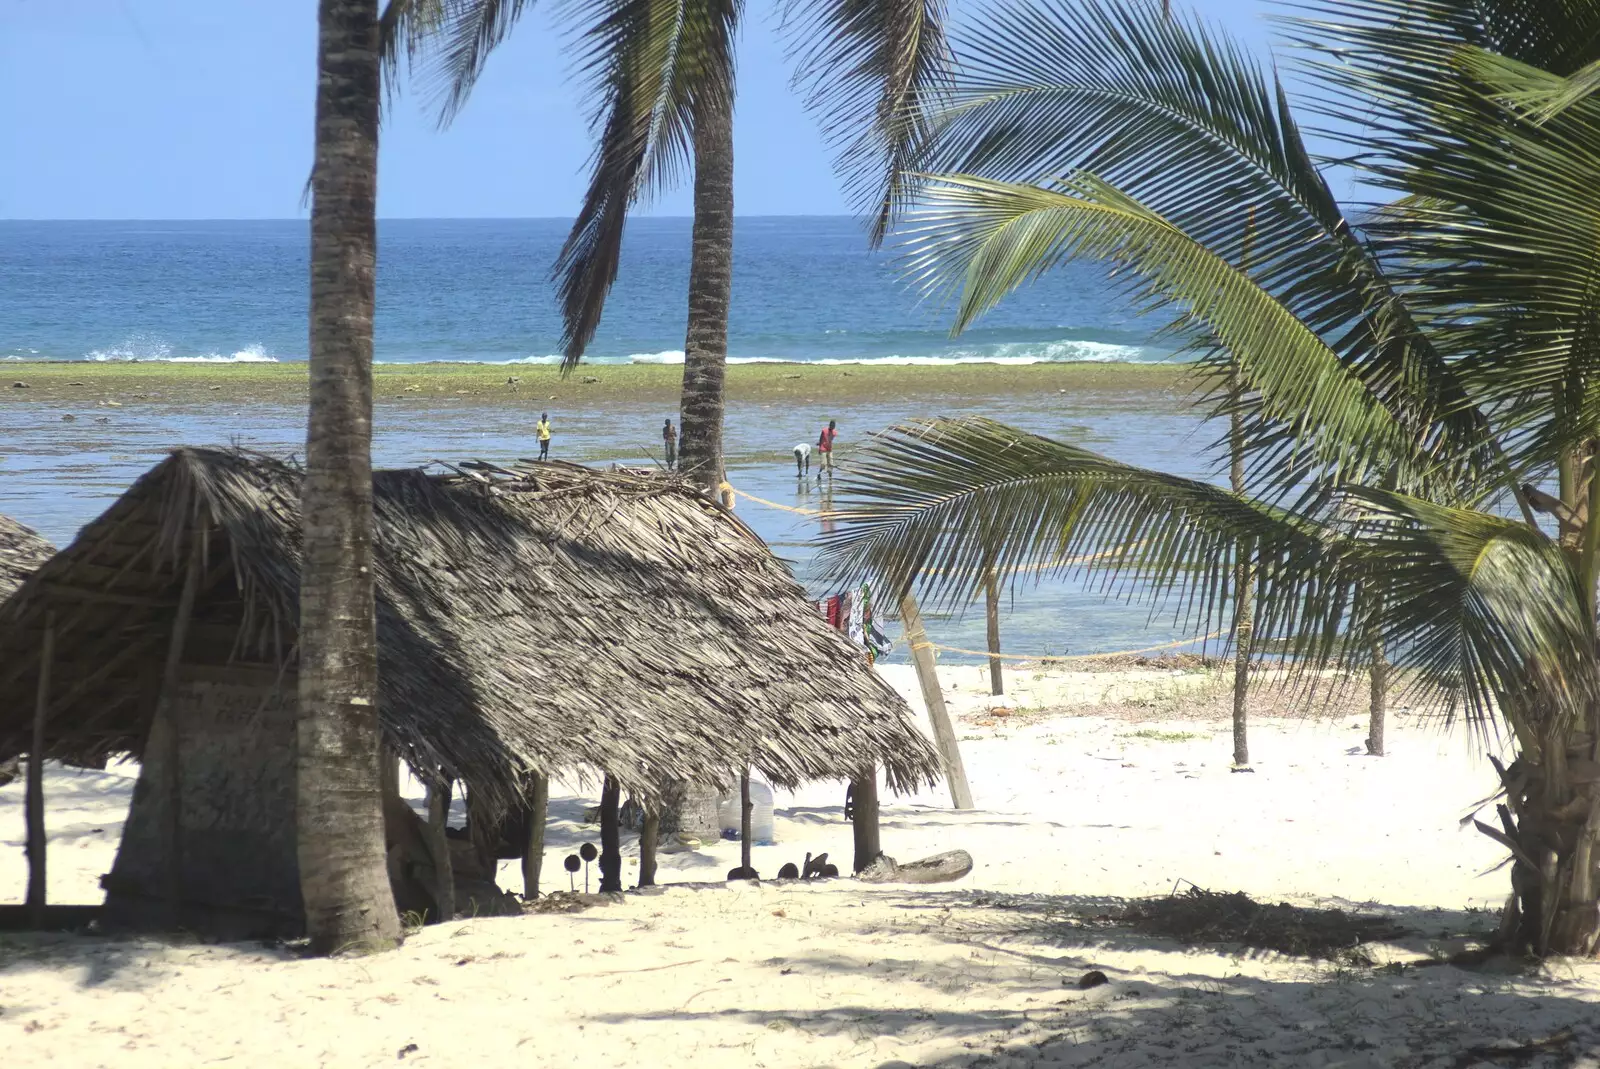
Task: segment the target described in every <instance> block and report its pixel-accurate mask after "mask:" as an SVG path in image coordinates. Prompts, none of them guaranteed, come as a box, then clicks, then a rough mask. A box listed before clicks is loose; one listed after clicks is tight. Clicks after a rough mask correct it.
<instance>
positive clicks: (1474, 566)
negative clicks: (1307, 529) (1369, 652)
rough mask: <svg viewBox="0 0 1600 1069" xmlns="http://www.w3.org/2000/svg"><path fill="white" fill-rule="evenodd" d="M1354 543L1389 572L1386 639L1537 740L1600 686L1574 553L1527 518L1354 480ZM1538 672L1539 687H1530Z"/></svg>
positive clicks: (1443, 687)
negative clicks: (1457, 505) (1573, 563)
mask: <svg viewBox="0 0 1600 1069" xmlns="http://www.w3.org/2000/svg"><path fill="white" fill-rule="evenodd" d="M1347 498H1348V500H1349V501H1351V502H1352V503H1353V504H1355V505H1356V506H1358V507H1359V510H1360V513H1361V518H1360V520H1359V522H1358V523H1357V525H1356V528H1357V529H1356V531H1355V537H1354V538H1353V543H1354V545H1355V546H1357V547H1358V549H1357V550H1356V552H1359V554H1360V556H1361V557H1362V559H1363V562H1364V569H1365V571H1366V573H1367V574H1369V575H1375V576H1381V577H1383V592H1384V596H1383V600H1382V610H1381V611H1382V618H1381V620H1379V621H1378V622H1377V624H1376V628H1377V631H1378V633H1379V634H1380V635H1381V636H1382V638H1383V641H1384V645H1385V648H1386V649H1387V650H1388V651H1389V653H1390V656H1391V657H1392V658H1394V659H1395V660H1396V661H1397V662H1398V663H1401V664H1404V665H1406V666H1408V667H1410V668H1412V669H1414V670H1415V671H1416V672H1417V673H1419V679H1420V681H1421V682H1422V683H1424V684H1426V685H1428V686H1430V687H1433V688H1437V689H1438V690H1440V691H1442V692H1444V693H1447V694H1451V695H1454V696H1456V697H1457V698H1459V699H1460V700H1461V702H1462V706H1463V708H1464V710H1465V711H1466V713H1467V714H1468V715H1469V717H1471V718H1472V719H1473V720H1475V721H1476V722H1478V723H1488V722H1490V721H1491V719H1492V718H1493V716H1494V714H1495V713H1496V712H1499V713H1503V714H1505V716H1506V718H1507V720H1508V721H1509V722H1510V723H1511V725H1512V727H1513V728H1514V729H1515V730H1516V731H1517V733H1518V735H1519V737H1520V738H1521V740H1522V742H1523V745H1524V746H1527V745H1529V744H1530V743H1531V744H1533V747H1534V748H1535V749H1537V746H1538V742H1539V739H1540V737H1541V734H1542V733H1543V732H1545V731H1547V730H1549V728H1550V727H1551V726H1552V721H1555V723H1556V725H1557V726H1559V727H1563V728H1564V727H1565V726H1566V724H1567V723H1569V722H1570V721H1571V720H1572V719H1573V718H1575V717H1579V716H1582V715H1583V713H1584V711H1585V710H1586V709H1587V708H1588V707H1589V703H1590V702H1591V701H1593V700H1594V698H1595V697H1596V696H1597V695H1600V679H1597V676H1596V671H1595V659H1594V638H1593V626H1592V623H1591V622H1590V621H1589V620H1587V619H1586V618H1585V615H1586V614H1585V612H1584V606H1585V604H1586V602H1585V599H1584V597H1583V596H1582V585H1581V583H1579V581H1578V578H1577V575H1576V573H1575V572H1574V571H1573V569H1572V567H1571V563H1570V560H1569V558H1568V557H1567V556H1566V555H1565V554H1564V553H1562V552H1561V550H1560V549H1559V548H1558V547H1557V546H1556V545H1555V544H1554V543H1553V542H1551V541H1550V539H1549V538H1547V537H1545V536H1544V535H1543V534H1541V533H1540V532H1539V531H1536V530H1534V529H1532V528H1530V527H1529V526H1528V525H1527V524H1523V523H1517V522H1514V521H1511V520H1507V519H1504V518H1502V517H1499V516H1494V515H1490V514H1487V513H1483V512H1478V511H1475V510H1471V509H1458V508H1450V507H1446V506H1441V505H1438V504H1435V503H1432V502H1429V501H1426V500H1423V499H1421V498H1416V497H1411V496H1408V495H1404V494H1398V493H1393V492H1388V491H1382V490H1376V489H1362V488H1357V489H1351V490H1349V491H1347ZM1530 679H1532V680H1537V681H1538V685H1537V688H1536V689H1534V690H1530V686H1529V683H1530Z"/></svg>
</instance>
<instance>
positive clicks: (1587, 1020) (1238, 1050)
mask: <svg viewBox="0 0 1600 1069" xmlns="http://www.w3.org/2000/svg"><path fill="white" fill-rule="evenodd" d="M879 897H880V902H879V904H880V905H889V906H891V907H892V908H896V909H900V910H904V911H905V912H906V913H907V914H908V915H909V918H911V919H908V921H907V922H906V923H903V924H901V923H896V924H894V925H892V926H890V927H885V926H883V925H881V924H880V925H870V924H869V925H868V926H866V927H864V928H862V930H861V931H859V932H856V933H847V932H841V933H839V934H841V935H850V934H857V935H874V934H875V935H884V934H887V933H889V932H892V931H905V930H911V931H916V932H917V933H918V934H921V935H924V936H932V937H933V938H935V939H938V940H941V941H944V942H947V943H950V944H952V945H953V946H956V947H960V948H962V949H964V950H965V951H967V953H962V954H956V955H951V956H948V957H946V958H944V959H942V960H931V959H930V957H929V956H928V955H926V954H924V955H921V956H918V955H916V954H915V952H914V951H910V950H909V948H908V949H907V950H901V951H897V950H896V947H895V942H894V940H893V939H892V938H891V939H888V940H883V941H879V942H876V943H869V942H868V941H866V940H857V939H851V938H840V939H835V940H833V941H832V942H833V944H834V945H833V947H832V948H831V949H829V950H825V951H817V952H813V953H810V954H807V955H805V956H803V957H795V958H790V959H787V960H785V961H782V962H771V963H763V965H766V966H770V967H771V968H772V969H773V972H774V973H775V974H781V975H782V976H784V977H791V978H793V979H798V980H800V981H801V982H802V984H801V989H802V990H804V989H805V988H806V987H807V986H813V987H815V986H819V985H820V984H821V983H822V982H824V981H825V980H826V979H828V978H830V977H832V978H835V979H836V978H837V977H838V975H839V974H841V973H845V974H851V975H854V976H859V977H861V978H863V979H865V978H867V977H871V978H872V980H873V981H874V984H873V988H874V994H873V995H872V996H871V997H870V998H867V999H862V998H861V997H860V996H859V995H857V996H856V997H855V998H854V999H852V1001H851V1002H850V1003H849V1004H834V1005H828V1006H825V1007H822V1008H817V1007H815V1006H814V1005H810V1006H807V1008H798V1007H797V1008H795V1009H792V1010H789V1009H771V1008H761V1009H706V1010H696V1009H695V1008H694V1005H693V998H694V996H693V995H692V994H691V995H689V998H688V999H687V1000H686V1001H685V1002H684V1003H683V1005H682V1006H681V1007H680V1008H678V1009H675V1010H671V1011H661V1012H655V1013H647V1014H638V1013H632V1014H630V1013H627V1012H624V1011H617V1010H613V1011H611V1012H608V1013H605V1014H599V1015H596V1016H595V1017H594V1018H592V1019H593V1020H595V1021H596V1022H598V1023H621V1022H624V1021H628V1020H638V1019H656V1020H662V1021H673V1022H680V1023H682V1024H683V1025H684V1026H685V1027H686V1028H693V1027H695V1026H697V1025H706V1026H709V1025H714V1024H715V1023H717V1022H718V1021H728V1022H735V1021H736V1022H740V1023H742V1024H743V1025H745V1026H747V1027H756V1028H764V1029H773V1030H778V1031H787V1030H792V1031H793V1032H794V1033H795V1035H796V1036H797V1037H798V1038H804V1037H806V1036H819V1037H844V1038H847V1039H850V1040H851V1041H853V1042H855V1043H856V1044H858V1045H861V1046H862V1048H863V1051H864V1052H877V1053H878V1055H879V1057H878V1060H877V1061H874V1062H871V1063H870V1064H878V1065H881V1066H882V1067H883V1069H890V1067H894V1066H906V1065H909V1064H916V1065H919V1066H927V1067H928V1069H959V1067H968V1066H974V1067H976V1066H985V1067H987V1066H994V1067H1002V1066H1003V1067H1022V1066H1028V1067H1035V1066H1037V1067H1041V1069H1042V1067H1068V1066H1120V1065H1126V1066H1138V1067H1141V1069H1142V1067H1147V1066H1184V1067H1189V1066H1194V1067H1205V1066H1236V1065H1285V1066H1289V1065H1292V1066H1296V1067H1299V1066H1309V1067H1317V1066H1323V1067H1333V1066H1339V1067H1343V1069H1353V1067H1372V1069H1377V1067H1391V1066H1394V1067H1399V1066H1404V1067H1407V1069H1434V1067H1438V1069H1444V1067H1454V1069H1465V1067H1467V1066H1493V1065H1522V1066H1543V1065H1550V1066H1554V1065H1564V1066H1565V1065H1576V1064H1600V1061H1597V1062H1587V1061H1583V1060H1582V1059H1584V1058H1585V1057H1592V1056H1594V1055H1595V1054H1596V1053H1597V1052H1600V1013H1597V1012H1596V1010H1597V1007H1596V1002H1600V965H1591V964H1588V963H1553V964H1547V965H1546V966H1544V967H1543V968H1541V969H1538V970H1533V969H1528V968H1501V969H1494V968H1473V969H1467V968H1459V967H1456V966H1453V965H1449V964H1446V963H1445V962H1444V960H1443V958H1442V957H1441V953H1442V951H1441V940H1445V941H1462V940H1472V939H1475V938H1481V937H1483V936H1484V935H1485V934H1486V932H1487V931H1490V930H1492V928H1493V922H1494V918H1493V917H1492V916H1491V915H1488V914H1483V913H1475V912H1472V911H1446V910H1424V909H1406V908H1382V907H1380V911H1379V913H1377V914H1369V913H1365V912H1362V913H1359V914H1356V913H1351V912H1349V911H1344V912H1345V913H1346V914H1347V915H1348V916H1349V917H1351V918H1352V919H1353V921H1354V922H1359V923H1358V925H1357V926H1358V927H1359V925H1360V924H1368V923H1369V922H1371V924H1370V927H1369V929H1368V930H1370V931H1373V932H1376V933H1381V934H1383V935H1384V936H1385V937H1386V938H1385V939H1384V941H1383V942H1382V943H1381V944H1373V945H1366V944H1363V945H1362V947H1361V949H1362V955H1343V956H1341V955H1333V960H1327V959H1324V960H1316V959H1313V958H1309V957H1304V956H1299V955H1294V954H1288V953H1283V952H1281V951H1278V950H1274V949H1272V948H1270V947H1261V946H1257V947H1251V946H1248V945H1245V944H1243V943H1239V942H1231V943H1229V942H1220V943H1214V944H1209V945H1192V944H1187V943H1183V942H1178V941H1175V940H1172V939H1168V938H1164V937H1162V936H1159V935H1154V934H1150V933H1149V932H1147V931H1141V930H1139V929H1138V928H1135V927H1131V926H1130V924H1129V923H1127V922H1125V921H1122V920H1121V918H1126V917H1128V916H1130V915H1131V912H1130V909H1129V907H1130V906H1131V905H1134V903H1130V901H1129V900H1126V899H1118V898H1095V897H1074V896H1047V895H995V894H974V893H971V892H935V893H927V892H922V893H918V892H905V891H894V890H885V891H883V892H880V893H879ZM884 900H887V901H884ZM1143 901H1144V902H1149V901H1150V900H1143ZM1235 904H1237V903H1235ZM1272 908H1273V909H1275V910H1276V911H1277V912H1279V913H1280V914H1283V911H1286V910H1288V909H1290V907H1281V908H1280V907H1272ZM1303 912H1307V913H1310V914H1317V913H1318V912H1319V911H1303ZM1322 912H1323V913H1325V912H1326V911H1322ZM1285 916H1286V914H1284V915H1280V916H1279V917H1278V918H1277V919H1278V921H1279V922H1280V926H1281V925H1282V924H1283V923H1286V921H1285ZM1327 920H1328V918H1327V917H1326V916H1325V915H1323V916H1320V917H1318V916H1313V917H1312V918H1311V922H1326V921H1327ZM1311 922H1308V923H1311ZM1311 927H1312V928H1313V930H1325V929H1318V928H1316V924H1315V923H1311ZM1401 929H1404V931H1402V930H1401ZM1276 934H1281V933H1276ZM1363 961H1364V962H1366V963H1362V962H1363ZM779 966H781V970H780V969H779ZM807 980H810V981H811V984H810V985H807V984H806V983H805V981H807ZM785 982H788V981H785V980H781V979H779V975H774V976H773V977H772V983H773V984H774V985H778V984H782V983H785ZM1082 984H1087V986H1080V985H1082ZM853 986H854V985H853ZM930 1048H931V1050H932V1051H936V1052H937V1053H934V1054H933V1055H932V1057H931V1058H930V1057H929V1052H930ZM902 1052H903V1053H904V1055H905V1058H906V1060H899V1059H896V1058H895V1057H893V1055H895V1054H897V1053H902ZM852 1063H853V1064H869V1063H867V1062H857V1060H856V1059H854V1058H853V1059H852Z"/></svg>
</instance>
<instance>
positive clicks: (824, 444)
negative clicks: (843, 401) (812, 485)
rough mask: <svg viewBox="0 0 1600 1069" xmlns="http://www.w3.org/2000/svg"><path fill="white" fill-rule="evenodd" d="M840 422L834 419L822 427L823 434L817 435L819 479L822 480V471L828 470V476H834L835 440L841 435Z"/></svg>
mask: <svg viewBox="0 0 1600 1069" xmlns="http://www.w3.org/2000/svg"><path fill="white" fill-rule="evenodd" d="M838 426H839V425H838V424H837V423H836V422H834V421H833V420H831V419H830V420H829V421H828V425H827V426H826V427H824V428H822V434H820V435H819V436H818V437H817V453H818V456H817V481H818V482H821V481H822V473H823V472H827V473H828V478H830V479H831V478H833V442H834V439H836V438H838V437H839V430H838Z"/></svg>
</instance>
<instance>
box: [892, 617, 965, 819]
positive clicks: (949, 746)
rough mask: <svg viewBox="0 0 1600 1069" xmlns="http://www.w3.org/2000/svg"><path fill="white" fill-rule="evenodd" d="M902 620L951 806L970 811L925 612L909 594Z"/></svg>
mask: <svg viewBox="0 0 1600 1069" xmlns="http://www.w3.org/2000/svg"><path fill="white" fill-rule="evenodd" d="M900 621H901V623H903V624H904V625H905V629H906V643H907V645H909V646H910V647H911V660H912V663H914V664H915V665H916V667H917V682H918V683H919V684H921V686H922V699H923V701H924V702H926V703H927V706H928V719H929V720H930V721H932V723H933V737H934V742H935V745H937V746H938V748H939V757H940V759H941V760H942V762H943V764H944V774H945V779H946V780H947V781H948V782H949V784H950V801H951V804H952V805H954V806H955V808H957V809H971V808H972V788H970V787H968V786H967V770H966V767H965V766H964V765H963V764H962V763H961V748H960V747H959V746H958V745H957V743H956V729H955V726H954V725H953V724H951V723H950V711H949V710H948V709H946V708H945V704H944V691H942V690H940V689H939V674H938V670H937V669H936V668H935V667H934V663H933V650H932V648H931V647H929V645H928V632H927V630H926V629H924V628H923V626H922V613H921V612H919V611H918V609H917V599H916V598H914V597H913V596H912V595H911V592H910V591H907V592H906V593H905V594H904V595H903V596H902V597H901V598H900Z"/></svg>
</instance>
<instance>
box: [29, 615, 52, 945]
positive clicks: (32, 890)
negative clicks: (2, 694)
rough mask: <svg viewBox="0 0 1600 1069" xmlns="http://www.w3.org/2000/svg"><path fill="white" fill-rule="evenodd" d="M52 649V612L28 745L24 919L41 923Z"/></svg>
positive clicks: (44, 893)
mask: <svg viewBox="0 0 1600 1069" xmlns="http://www.w3.org/2000/svg"><path fill="white" fill-rule="evenodd" d="M55 653H56V621H55V613H53V612H46V613H45V616H44V646H43V651H42V652H41V653H40V654H39V690H38V693H37V694H36V695H35V698H34V703H33V742H32V744H31V745H30V747H29V749H28V791H27V798H26V804H27V809H28V812H27V823H28V845H27V853H28V923H29V925H30V926H32V927H33V928H35V929H40V928H43V927H44V910H45V905H46V902H47V898H48V892H47V891H46V887H45V851H46V838H45V827H44V754H45V749H46V747H45V741H44V722H45V714H46V713H47V712H48V711H49V709H50V662H51V661H53V660H54V659H55Z"/></svg>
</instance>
